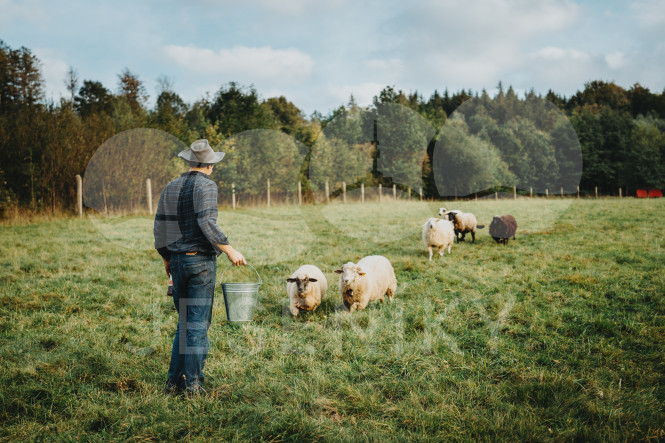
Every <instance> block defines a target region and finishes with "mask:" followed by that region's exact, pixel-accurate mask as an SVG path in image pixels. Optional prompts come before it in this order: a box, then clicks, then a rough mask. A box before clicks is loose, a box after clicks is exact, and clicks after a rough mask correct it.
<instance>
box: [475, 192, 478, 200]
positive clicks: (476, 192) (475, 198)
mask: <svg viewBox="0 0 665 443" xmlns="http://www.w3.org/2000/svg"><path fill="white" fill-rule="evenodd" d="M475 200H476V201H478V193H477V192H476V198H475Z"/></svg>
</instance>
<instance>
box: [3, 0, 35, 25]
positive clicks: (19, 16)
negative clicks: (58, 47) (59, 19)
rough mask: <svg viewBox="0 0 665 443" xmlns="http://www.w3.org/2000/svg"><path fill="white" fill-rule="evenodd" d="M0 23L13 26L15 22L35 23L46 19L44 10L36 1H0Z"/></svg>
mask: <svg viewBox="0 0 665 443" xmlns="http://www.w3.org/2000/svg"><path fill="white" fill-rule="evenodd" d="M0 11H2V14H0V23H6V24H13V23H15V22H17V21H28V22H37V21H41V20H43V19H45V18H46V13H45V12H44V8H43V7H42V5H41V4H40V2H39V1H36V0H24V1H16V0H0Z"/></svg>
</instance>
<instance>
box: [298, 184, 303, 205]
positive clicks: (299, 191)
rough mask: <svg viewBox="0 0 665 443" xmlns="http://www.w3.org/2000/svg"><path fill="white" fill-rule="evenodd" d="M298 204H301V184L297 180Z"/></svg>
mask: <svg viewBox="0 0 665 443" xmlns="http://www.w3.org/2000/svg"><path fill="white" fill-rule="evenodd" d="M298 204H299V205H300V206H302V184H301V183H300V180H298Z"/></svg>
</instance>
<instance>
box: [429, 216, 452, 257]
mask: <svg viewBox="0 0 665 443" xmlns="http://www.w3.org/2000/svg"><path fill="white" fill-rule="evenodd" d="M454 241H455V230H454V228H453V224H452V222H450V221H449V220H441V219H438V218H434V217H430V218H428V219H427V221H426V222H425V224H424V225H423V245H424V246H425V248H427V250H428V251H429V261H432V248H438V249H439V255H440V256H441V257H443V251H444V250H445V249H446V248H448V254H450V249H451V248H452V246H453V242H454Z"/></svg>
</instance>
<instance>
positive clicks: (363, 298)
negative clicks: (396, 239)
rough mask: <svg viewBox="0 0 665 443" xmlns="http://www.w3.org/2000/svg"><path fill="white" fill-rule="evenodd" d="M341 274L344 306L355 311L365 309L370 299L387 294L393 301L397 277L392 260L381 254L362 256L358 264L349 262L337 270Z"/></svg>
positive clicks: (377, 298) (382, 298)
mask: <svg viewBox="0 0 665 443" xmlns="http://www.w3.org/2000/svg"><path fill="white" fill-rule="evenodd" d="M335 272H336V273H338V274H340V275H339V290H340V293H341V294H342V301H343V302H344V306H346V308H347V309H348V310H349V311H350V312H353V311H355V310H357V309H358V310H359V309H365V308H366V307H367V304H368V303H369V302H370V301H374V300H381V302H382V303H383V302H384V297H385V296H386V295H387V296H388V300H390V301H391V302H392V301H393V295H395V290H396V289H397V279H396V278H395V271H394V270H393V267H392V265H391V264H390V261H388V259H387V258H385V257H383V256H381V255H370V256H368V257H364V258H362V259H361V260H360V261H359V262H358V264H354V263H352V262H348V263H346V264H344V265H342V268H341V269H337V270H336V271H335Z"/></svg>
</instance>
